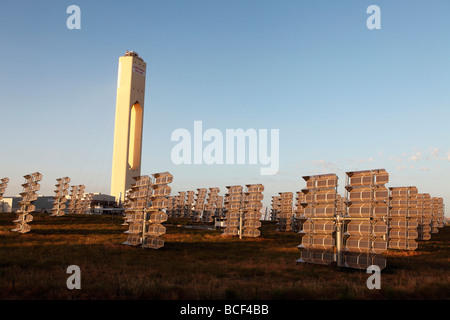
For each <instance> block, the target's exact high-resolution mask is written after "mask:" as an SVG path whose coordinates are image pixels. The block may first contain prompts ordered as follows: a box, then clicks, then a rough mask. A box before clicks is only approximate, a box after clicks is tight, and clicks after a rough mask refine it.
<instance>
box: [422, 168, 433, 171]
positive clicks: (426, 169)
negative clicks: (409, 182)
mask: <svg viewBox="0 0 450 320" xmlns="http://www.w3.org/2000/svg"><path fill="white" fill-rule="evenodd" d="M420 170H422V171H430V170H431V169H430V168H427V167H420Z"/></svg>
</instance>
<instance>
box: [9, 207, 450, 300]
mask: <svg viewBox="0 0 450 320" xmlns="http://www.w3.org/2000/svg"><path fill="white" fill-rule="evenodd" d="M34 217H35V219H34V221H33V222H32V223H31V226H32V229H31V232H30V233H28V234H23V235H22V234H17V233H14V232H10V229H12V228H13V226H14V225H13V223H12V220H14V218H15V214H0V288H1V290H0V299H168V300H173V299H181V300H182V299H195V300H200V299H201V300H203V299H243V300H247V299H265V300H271V299H283V300H286V299H449V298H450V278H449V274H450V273H449V271H450V261H449V259H450V254H449V253H450V227H446V228H444V229H441V230H440V232H439V233H438V234H434V235H433V237H432V239H431V240H430V241H425V242H421V243H420V245H419V249H418V250H416V251H413V252H409V251H396V250H389V251H388V252H387V254H386V258H387V261H388V262H387V264H388V265H387V268H386V269H385V270H383V272H382V275H381V290H369V289H368V288H367V287H366V280H367V277H368V276H369V275H368V274H367V273H365V272H364V271H361V270H353V269H338V268H336V267H335V266H320V265H311V264H297V263H296V260H297V259H298V257H299V251H298V250H297V248H296V246H297V245H298V244H299V243H300V237H299V236H298V235H297V234H295V233H279V232H276V231H275V228H276V226H275V225H274V224H273V223H270V222H264V223H263V226H262V227H261V231H262V236H261V237H260V238H256V239H249V238H244V239H242V240H240V239H239V238H238V237H226V236H222V235H221V232H220V231H212V230H197V229H186V228H182V227H177V226H176V225H177V224H186V221H184V222H183V221H181V222H182V223H180V220H175V219H174V220H171V221H169V222H168V223H167V224H166V227H167V234H166V235H164V236H163V238H164V240H165V242H166V244H165V246H164V247H163V248H161V249H159V250H150V249H147V250H144V249H141V248H133V247H129V246H125V245H122V244H121V243H122V242H124V241H125V240H126V234H124V233H123V231H125V230H126V227H124V226H121V225H120V224H121V223H122V221H123V220H122V218H121V217H111V216H86V215H82V216H76V215H68V216H63V217H58V218H56V217H50V216H48V215H45V214H41V213H39V214H35V215H34ZM72 264H75V265H78V266H79V267H80V268H81V290H68V289H67V287H66V280H67V278H68V277H69V275H68V274H66V269H67V267H68V266H69V265H72Z"/></svg>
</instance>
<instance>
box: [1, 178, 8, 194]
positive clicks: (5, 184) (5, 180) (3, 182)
mask: <svg viewBox="0 0 450 320" xmlns="http://www.w3.org/2000/svg"><path fill="white" fill-rule="evenodd" d="M0 181H1V183H0V200H2V199H3V195H4V194H5V192H6V188H7V187H8V182H9V179H8V178H6V177H5V178H2V179H0Z"/></svg>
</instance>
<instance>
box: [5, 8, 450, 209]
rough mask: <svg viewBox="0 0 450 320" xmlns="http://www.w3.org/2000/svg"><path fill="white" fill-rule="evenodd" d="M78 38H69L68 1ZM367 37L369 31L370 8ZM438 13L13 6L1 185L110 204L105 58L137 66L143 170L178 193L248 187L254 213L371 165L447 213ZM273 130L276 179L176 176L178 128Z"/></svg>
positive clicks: (445, 32) (189, 172)
mask: <svg viewBox="0 0 450 320" xmlns="http://www.w3.org/2000/svg"><path fill="white" fill-rule="evenodd" d="M72 4H75V5H78V6H79V7H80V9H81V30H69V29H67V27H66V20H67V18H68V17H69V14H67V13H66V9H67V7H68V6H69V5H72ZM373 4H375V5H378V6H379V7H380V9H381V29H380V30H369V29H368V28H367V27H366V20H367V18H368V17H369V14H367V13H366V9H367V7H368V6H369V5H373ZM449 12H450V2H449V1H446V0H442V1H438V0H433V1H412V0H408V1H406V0H404V1H399V0H396V1H379V0H378V1H376V0H371V1H362V0H352V1H350V0H348V1H339V2H338V1H331V0H330V1H299V0H295V1H287V0H283V1H250V0H241V1H219V0H216V1H206V0H201V1H200V0H199V1H133V2H132V3H129V2H123V1H120V2H119V1H40V2H36V1H14V2H1V3H0V43H1V45H2V50H1V51H0V64H1V70H2V71H1V72H0V120H1V122H0V123H1V130H2V133H3V136H2V137H3V138H2V142H1V146H2V147H1V149H0V177H4V176H7V177H9V178H10V180H11V181H10V185H9V187H8V189H7V193H6V195H15V194H18V193H19V192H20V191H21V186H20V185H21V183H23V178H22V177H23V175H25V174H27V173H31V172H35V171H40V172H41V173H42V174H43V181H42V189H41V194H46V195H52V194H53V186H54V184H55V183H56V181H55V179H56V178H59V177H62V176H69V177H71V178H72V184H85V185H86V191H87V192H102V193H109V183H110V174H111V163H112V146H113V132H114V112H115V98H116V96H115V95H116V86H117V67H118V58H119V56H121V55H123V54H124V53H125V52H126V51H127V50H134V51H137V52H138V53H139V55H140V56H142V57H143V58H144V60H145V61H146V62H147V82H146V101H145V111H144V138H143V139H144V142H143V164H142V173H143V174H151V173H154V172H160V171H170V172H171V173H172V174H173V175H174V182H173V184H172V188H173V191H174V193H175V194H176V193H177V192H178V191H182V190H192V189H196V188H200V187H214V186H218V187H220V188H221V189H222V190H223V191H225V186H226V185H231V184H248V183H256V182H258V183H259V182H260V183H263V184H264V185H265V186H266V191H265V193H264V194H265V198H266V201H265V204H268V203H270V198H271V196H272V195H275V194H277V193H278V192H285V191H292V192H295V191H299V190H300V189H302V188H304V186H305V184H304V181H303V180H302V178H301V177H302V176H303V175H311V174H319V173H331V172H334V173H337V174H338V175H339V177H340V185H341V187H340V188H341V191H342V190H343V188H342V187H343V185H344V183H345V172H346V171H350V170H363V169H376V168H385V169H386V170H387V171H388V172H389V173H390V183H389V184H388V186H404V185H415V186H417V187H418V189H419V192H421V193H422V192H428V193H430V194H431V195H432V196H442V197H444V202H445V203H449V202H450V188H448V187H447V186H446V185H447V182H448V181H449V180H450V141H449V137H450V134H449V133H450V129H449V125H448V124H449V118H450V108H449V107H450V90H449V88H450V58H449V57H450V41H449V40H450V19H449V18H448V13H449ZM195 120H201V121H202V122H203V128H204V130H206V129H208V128H217V129H219V130H221V131H222V132H225V130H226V129H229V128H230V129H232V128H242V129H249V128H255V129H269V130H270V129H279V130H280V171H279V174H277V175H275V176H261V175H260V174H259V169H260V165H179V166H176V165H174V164H173V163H172V161H171V158H170V153H171V149H172V148H173V147H174V145H175V144H176V143H175V142H172V141H171V140H170V136H171V133H172V132H173V131H174V130H175V129H178V128H186V129H188V130H193V123H194V121H195Z"/></svg>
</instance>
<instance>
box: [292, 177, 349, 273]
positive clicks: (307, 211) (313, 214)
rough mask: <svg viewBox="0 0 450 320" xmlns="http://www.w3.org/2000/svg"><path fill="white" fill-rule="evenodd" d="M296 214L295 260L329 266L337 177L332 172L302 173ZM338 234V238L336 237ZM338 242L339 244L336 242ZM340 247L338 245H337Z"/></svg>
mask: <svg viewBox="0 0 450 320" xmlns="http://www.w3.org/2000/svg"><path fill="white" fill-rule="evenodd" d="M303 179H304V180H305V181H306V188H304V189H302V190H301V192H302V193H303V196H302V197H299V196H297V197H298V198H299V200H300V201H301V202H300V204H299V206H298V207H297V216H298V217H299V218H300V219H302V223H301V226H302V229H301V231H300V235H301V237H302V242H301V244H300V245H299V246H298V247H297V248H298V249H299V250H300V259H298V260H297V262H305V263H315V264H323V265H329V264H331V263H333V262H334V261H336V253H337V251H336V250H337V249H338V248H336V238H337V237H338V239H339V240H341V238H342V235H340V234H338V235H337V232H336V231H337V230H336V229H337V228H336V194H337V186H338V177H337V176H336V175H335V174H322V175H314V176H304V177H303ZM339 236H340V237H339ZM339 244H340V245H341V243H339ZM339 249H341V248H339Z"/></svg>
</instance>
